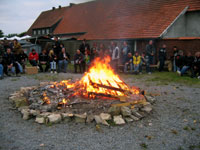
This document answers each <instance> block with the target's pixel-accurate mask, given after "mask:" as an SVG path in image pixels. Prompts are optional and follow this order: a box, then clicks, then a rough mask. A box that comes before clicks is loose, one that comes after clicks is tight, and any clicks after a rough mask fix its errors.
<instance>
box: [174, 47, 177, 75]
mask: <svg viewBox="0 0 200 150" xmlns="http://www.w3.org/2000/svg"><path fill="white" fill-rule="evenodd" d="M176 56H178V48H177V47H176V46H174V47H173V70H174V72H176V71H177V66H176Z"/></svg>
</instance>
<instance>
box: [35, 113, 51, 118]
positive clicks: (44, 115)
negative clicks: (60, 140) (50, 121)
mask: <svg viewBox="0 0 200 150" xmlns="http://www.w3.org/2000/svg"><path fill="white" fill-rule="evenodd" d="M51 114H52V113H50V112H43V113H41V114H39V115H38V116H40V117H48V116H50V115H51Z"/></svg>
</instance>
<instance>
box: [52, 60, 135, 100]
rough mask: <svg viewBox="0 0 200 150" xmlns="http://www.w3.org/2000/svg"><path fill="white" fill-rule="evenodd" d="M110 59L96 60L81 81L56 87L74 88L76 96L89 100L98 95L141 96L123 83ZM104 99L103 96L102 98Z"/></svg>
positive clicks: (58, 84) (68, 82) (66, 81)
mask: <svg viewBox="0 0 200 150" xmlns="http://www.w3.org/2000/svg"><path fill="white" fill-rule="evenodd" d="M109 63H110V57H109V56H107V57H105V59H103V60H102V59H100V58H96V59H95V60H94V62H93V64H92V65H91V67H90V68H89V71H88V72H86V73H85V74H84V76H83V77H82V79H81V80H80V81H77V82H75V83H70V81H69V80H64V81H61V82H60V83H56V84H55V86H56V87H58V86H65V87H66V88H67V89H70V88H73V89H74V90H75V92H76V93H75V94H76V95H77V94H81V95H82V96H84V97H87V98H95V95H96V94H99V95H110V96H112V97H119V96H126V95H127V93H131V94H139V90H138V89H137V88H130V87H129V86H128V85H127V84H126V83H125V82H123V81H122V80H121V79H120V78H119V76H118V75H117V74H115V73H114V70H113V69H112V67H111V66H110V64H109ZM102 97H103V96H102Z"/></svg>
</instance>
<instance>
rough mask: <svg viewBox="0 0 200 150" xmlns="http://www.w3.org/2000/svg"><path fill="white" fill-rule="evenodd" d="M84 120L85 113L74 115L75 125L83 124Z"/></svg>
mask: <svg viewBox="0 0 200 150" xmlns="http://www.w3.org/2000/svg"><path fill="white" fill-rule="evenodd" d="M86 118H87V114H86V113H84V114H75V115H74V119H75V122H77V123H85V121H86Z"/></svg>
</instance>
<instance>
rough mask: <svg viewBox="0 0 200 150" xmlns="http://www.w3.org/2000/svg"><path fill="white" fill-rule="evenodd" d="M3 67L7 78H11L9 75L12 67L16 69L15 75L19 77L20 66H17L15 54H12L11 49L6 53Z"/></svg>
mask: <svg viewBox="0 0 200 150" xmlns="http://www.w3.org/2000/svg"><path fill="white" fill-rule="evenodd" d="M3 66H4V73H5V74H6V75H7V76H10V75H9V74H8V69H10V70H11V69H12V67H15V73H16V76H19V72H20V70H19V66H18V65H17V63H16V62H15V56H14V54H12V53H11V49H10V48H7V50H6V53H5V54H4V56H3Z"/></svg>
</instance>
